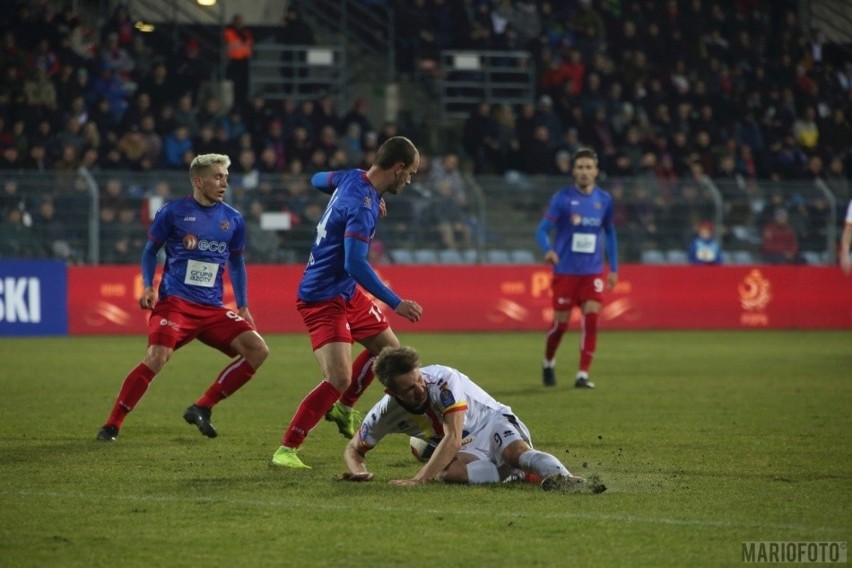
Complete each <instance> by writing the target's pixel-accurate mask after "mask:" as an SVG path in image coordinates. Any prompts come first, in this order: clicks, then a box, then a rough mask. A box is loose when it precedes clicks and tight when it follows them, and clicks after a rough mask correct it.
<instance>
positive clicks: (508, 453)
mask: <svg viewBox="0 0 852 568" xmlns="http://www.w3.org/2000/svg"><path fill="white" fill-rule="evenodd" d="M531 449H532V448H530V445H529V444H527V443H526V441H524V440H515V441H514V442H512V443H511V444H509V445H508V446H506V448H505V449H504V450H503V454H502V456H501V457H502V458H503V461H504V462H506V463H507V464H509V465H511V466H512V467H520V463H521V462H520V460H521V455H523V454H524V453H525V452H528V451H529V450H531Z"/></svg>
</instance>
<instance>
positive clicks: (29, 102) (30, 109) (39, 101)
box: [24, 67, 58, 121]
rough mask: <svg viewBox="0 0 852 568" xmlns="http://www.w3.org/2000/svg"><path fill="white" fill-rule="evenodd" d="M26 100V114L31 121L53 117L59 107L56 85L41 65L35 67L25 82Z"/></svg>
mask: <svg viewBox="0 0 852 568" xmlns="http://www.w3.org/2000/svg"><path fill="white" fill-rule="evenodd" d="M24 102H25V104H26V110H25V114H24V116H26V117H27V119H28V120H30V121H36V120H39V119H41V118H51V117H52V115H53V113H55V112H56V110H57V108H58V106H57V101H56V87H55V86H54V85H53V81H51V80H50V77H48V76H47V72H46V71H45V70H44V69H42V68H41V67H36V68H35V69H33V70H32V71H31V73H30V76H29V78H28V79H27V80H26V81H25V82H24Z"/></svg>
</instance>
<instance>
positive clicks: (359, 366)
mask: <svg viewBox="0 0 852 568" xmlns="http://www.w3.org/2000/svg"><path fill="white" fill-rule="evenodd" d="M374 360H375V357H373V356H372V355H371V354H370V352H369V351H367V350H366V349H365V350H364V351H362V352H361V354H360V355H358V357H357V358H356V359H355V362H354V363H352V382H351V383H349V388H348V389H346V390H345V391H343V394H342V395H340V402H342V403H343V404H345V405H346V406H348V407H350V408H352V407H354V406H355V403H356V402H358V399H359V398H361V395H362V394H364V391H365V390H367V387H368V386H370V383H372V382H373V378H374V377H375V375H374V374H373V361H374Z"/></svg>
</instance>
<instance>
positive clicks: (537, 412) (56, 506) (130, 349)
mask: <svg viewBox="0 0 852 568" xmlns="http://www.w3.org/2000/svg"><path fill="white" fill-rule="evenodd" d="M266 339H267V341H268V342H269V345H270V349H271V354H270V357H269V359H268V360H267V363H266V365H265V366H264V367H263V368H262V369H261V370H260V371H259V372H258V374H257V375H256V376H255V378H254V380H253V381H252V382H250V383H249V384H248V385H247V386H246V387H245V388H244V389H243V390H242V391H240V392H239V393H237V394H236V395H235V396H233V397H232V398H230V399H228V400H226V401H224V402H223V403H221V404H220V405H219V406H218V407H217V408H216V409H215V411H214V414H213V417H214V423H215V424H216V426H217V428H218V429H219V437H218V438H216V439H214V440H209V439H206V438H204V437H202V436H201V435H200V434H199V433H198V431H197V430H196V428H195V427H194V426H189V425H187V424H186V423H185V422H184V421H183V419H182V413H183V410H184V409H185V408H186V406H187V405H189V404H190V403H192V402H193V401H194V400H195V399H196V398H197V397H198V396H199V395H200V394H201V393H202V392H203V391H204V390H205V389H206V388H207V386H208V385H209V383H210V382H211V381H212V379H213V377H214V376H215V375H216V373H217V372H218V371H219V370H220V369H221V368H222V367H223V366H224V365H225V364H226V362H227V359H226V358H225V357H224V356H222V355H221V354H219V353H217V352H215V351H213V350H211V349H210V348H208V347H206V346H204V345H201V344H198V343H193V344H190V345H189V346H187V347H186V348H184V349H182V350H181V351H178V352H177V353H176V354H175V356H174V357H173V359H172V361H171V362H170V363H169V364H168V366H167V367H166V368H165V369H164V371H163V372H162V373H161V374H160V375H159V376H158V377H157V378H156V380H155V381H154V383H153V384H152V386H151V388H150V389H149V390H148V393H147V394H146V396H145V398H143V400H142V401H141V403H140V404H139V406H138V407H137V408H136V410H135V411H134V412H133V413H132V414H131V415H130V416H129V417H128V419H127V420H126V421H125V424H124V428H123V430H122V433H121V436H120V437H119V439H118V441H117V442H116V443H113V444H104V443H99V442H96V441H95V434H96V433H97V430H98V428H99V427H100V426H101V424H102V422H103V420H104V419H105V418H106V416H107V414H108V412H109V409H110V407H111V405H112V403H113V400H114V397H115V396H116V393H117V391H118V388H119V385H120V384H121V381H122V379H123V378H124V376H125V374H126V373H127V371H128V370H129V369H130V368H132V367H133V366H134V365H136V364H137V363H138V361H139V360H140V358H141V356H142V352H143V350H144V343H145V340H144V338H143V337H97V338H62V339H9V338H5V339H2V340H0V361H2V365H0V566H3V567H7V566H8V567H13V566H14V567H19V566H22V567H26V566H62V567H68V566H81V567H82V566H85V567H91V566H122V567H128V566H162V567H167V566H223V567H225V566H251V567H254V566H344V565H352V566H370V567H372V566H441V567H447V566H734V565H740V564H741V563H742V557H741V551H742V542H744V541H848V540H849V537H850V527H852V483H850V482H852V444H850V439H852V418H850V417H851V416H852V413H850V402H852V332H849V331H824V332H817V331H808V332H799V331H778V332H768V331H754V332H681V333H675V332H607V331H606V330H603V331H602V332H601V336H600V338H599V347H598V355H597V357H596V360H595V362H594V365H593V367H592V379H593V380H594V381H595V382H596V383H597V385H598V388H596V389H595V390H593V391H587V390H575V389H574V388H573V387H572V385H573V380H572V379H573V374H574V373H573V370H574V368H575V365H576V360H577V349H576V345H577V336H576V331H575V332H573V333H571V334H568V335H566V337H565V339H564V342H563V346H562V349H561V351H560V353H559V355H558V366H557V377H558V380H559V385H558V386H557V387H556V388H554V389H545V388H544V387H542V386H541V376H540V375H541V372H540V360H541V353H542V350H543V343H544V334H543V332H542V333H504V334H404V335H402V336H401V337H400V339H401V341H402V342H403V343H405V344H410V345H413V346H415V347H417V348H418V349H420V351H421V353H422V356H423V363H424V364H429V363H442V364H446V365H451V366H455V367H457V368H459V369H461V370H462V372H464V373H466V374H468V375H469V376H471V377H472V378H473V379H474V380H475V381H477V382H478V383H479V384H480V385H481V386H483V387H484V388H485V389H486V390H487V391H489V392H490V393H491V394H493V395H494V396H495V397H496V398H497V399H498V400H500V401H502V402H504V403H506V404H509V405H510V406H512V408H513V409H514V411H515V413H516V414H517V415H518V416H520V417H521V418H522V419H523V420H524V422H525V423H526V424H527V425H528V426H529V428H530V430H531V432H532V435H533V441H534V442H535V444H536V446H537V447H538V448H540V449H543V450H546V451H548V452H551V453H553V454H555V455H556V456H558V457H559V458H560V459H561V460H562V461H563V462H564V463H565V464H566V466H568V468H569V469H571V470H572V471H573V472H575V473H577V474H580V475H591V474H593V473H597V474H599V475H600V476H601V477H602V479H603V481H604V482H605V483H606V485H607V486H608V487H609V490H608V491H607V492H606V493H603V494H601V495H576V494H553V493H545V492H543V491H541V490H540V489H539V488H538V487H535V486H532V485H522V486H491V487H456V486H447V485H443V484H440V483H432V484H429V485H426V486H421V487H414V488H395V487H391V486H389V485H388V484H387V481H388V480H390V479H395V478H403V477H409V476H411V475H412V474H413V473H414V472H415V471H416V469H417V468H418V464H417V463H416V462H414V460H413V458H412V457H411V456H410V454H409V453H408V441H407V438H406V437H403V436H395V437H393V438H390V439H388V440H387V441H386V442H385V443H383V444H382V445H381V446H380V447H379V448H377V449H376V450H375V451H373V452H371V454H370V455H369V456H368V464H369V466H370V468H371V470H372V471H373V472H374V473H375V474H376V479H375V480H374V481H373V482H371V483H362V484H353V483H346V482H340V481H335V480H334V478H335V476H336V475H338V474H339V473H341V472H342V471H343V461H342V458H341V455H342V450H343V446H344V444H345V441H344V440H343V438H342V437H341V436H340V435H339V434H338V433H337V430H336V428H335V427H334V426H333V425H331V424H329V423H327V422H323V423H320V425H319V426H318V427H317V428H316V429H315V430H314V431H313V433H312V434H311V435H310V436H309V438H308V440H307V442H306V444H305V446H304V448H303V450H302V451H301V454H300V455H301V456H302V458H303V460H304V461H305V462H306V463H308V464H309V465H312V466H313V469H312V470H309V471H307V470H305V471H289V470H283V471H282V470H279V469H274V468H270V467H269V466H268V465H267V462H268V460H269V458H270V457H271V455H272V453H273V451H274V450H275V449H276V448H277V447H278V444H279V442H280V438H281V433H282V431H283V429H284V428H285V426H286V425H287V422H288V421H289V419H290V417H291V416H292V414H293V411H294V410H295V408H296V406H297V405H298V403H299V401H300V400H301V399H302V397H303V396H304V395H305V394H306V393H307V392H308V391H309V390H310V389H312V388H313V387H314V386H315V384H316V383H317V382H318V380H319V378H320V377H319V370H318V369H319V367H318V365H317V364H316V362H315V360H314V359H313V355H312V354H311V352H310V346H309V343H308V340H307V337H306V336H305V335H277V336H268V337H267V338H266ZM380 392H381V389H380V386H379V385H378V383H376V384H374V385H373V386H372V387H370V389H369V390H368V391H367V394H366V395H365V396H364V397H363V398H362V399H361V402H360V403H359V405H358V406H359V409H360V410H362V411H366V410H367V409H368V408H369V407H370V406H371V405H372V404H373V403H374V402H375V401H376V400H377V399H378V398H379V395H380Z"/></svg>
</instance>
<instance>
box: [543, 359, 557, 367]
mask: <svg viewBox="0 0 852 568" xmlns="http://www.w3.org/2000/svg"><path fill="white" fill-rule="evenodd" d="M541 366H542V367H544V368H546V369H552V368H553V367H555V366H556V361H554V360H553V359H551V360H550V361H548V360H547V359H544V360H543V361H542V363H541Z"/></svg>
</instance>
